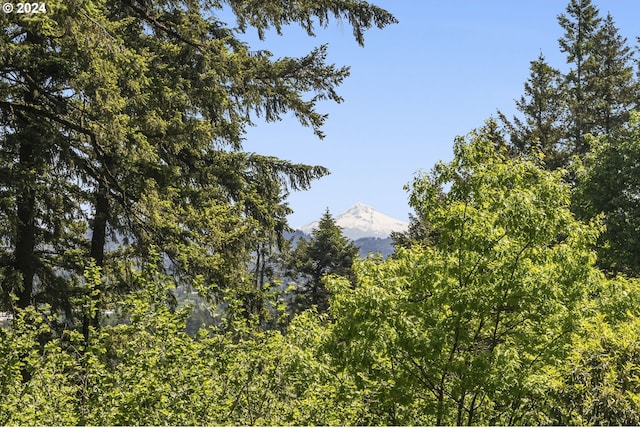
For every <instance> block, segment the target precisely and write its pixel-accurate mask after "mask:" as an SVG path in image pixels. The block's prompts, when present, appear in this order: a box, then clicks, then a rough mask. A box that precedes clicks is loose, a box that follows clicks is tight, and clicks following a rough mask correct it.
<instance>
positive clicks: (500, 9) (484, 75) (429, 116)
mask: <svg viewBox="0 0 640 427" xmlns="http://www.w3.org/2000/svg"><path fill="white" fill-rule="evenodd" d="M372 3H374V4H376V5H378V6H381V7H383V8H385V9H387V10H388V11H390V12H392V13H393V14H394V15H395V16H396V18H398V20H399V21H400V22H399V24H396V25H392V26H389V27H387V28H385V29H383V30H378V29H371V30H369V31H368V32H367V34H366V39H365V47H364V48H361V47H359V46H358V44H357V43H356V42H355V40H354V39H353V36H352V33H351V28H350V27H349V26H348V25H347V24H345V23H343V24H340V23H334V24H333V25H330V27H329V28H327V29H326V30H320V29H319V30H318V31H317V35H316V37H315V38H309V37H307V36H306V34H305V33H303V32H302V31H300V30H299V29H298V28H287V29H285V31H284V35H283V36H277V35H276V34H268V35H267V39H266V40H265V42H259V41H257V38H256V37H255V35H254V34H251V33H249V34H247V35H246V39H247V41H249V43H250V44H251V46H252V48H254V49H268V50H270V51H271V52H273V53H274V56H276V57H280V56H300V55H304V54H305V53H307V52H309V51H310V50H311V49H312V48H313V47H314V46H317V45H320V44H323V43H328V44H329V61H330V62H333V63H336V64H338V65H349V66H350V67H351V76H350V77H349V78H348V79H347V81H346V82H345V83H344V84H343V85H342V86H341V87H340V88H339V93H340V95H341V96H342V97H343V98H344V102H343V103H342V104H335V103H329V102H327V103H323V104H321V105H320V107H319V110H320V112H322V113H328V114H329V119H328V121H327V123H326V125H325V127H324V132H325V134H326V135H327V136H326V138H325V139H324V140H319V139H318V138H317V137H315V135H314V134H313V132H312V131H311V129H309V128H304V127H302V126H300V125H299V124H298V122H297V121H296V120H295V119H294V118H293V117H285V118H284V120H282V121H281V122H277V123H261V122H258V123H257V126H256V127H254V128H251V129H250V130H249V132H248V133H247V135H246V142H245V145H244V148H245V150H247V151H252V152H257V153H261V154H266V155H275V156H278V157H280V158H283V159H287V160H291V161H294V162H300V163H306V164H318V165H322V166H326V167H328V168H329V170H330V171H331V175H330V176H327V177H324V178H322V179H320V180H318V181H315V182H314V183H313V185H312V187H311V189H310V190H309V191H305V192H295V193H292V194H291V196H290V197H289V199H288V201H289V205H290V206H291V208H292V209H293V210H294V211H295V213H294V214H292V215H291V216H290V217H289V223H290V225H292V226H293V227H296V226H300V225H303V224H306V223H309V222H311V221H314V220H317V219H318V218H319V217H320V216H321V214H322V213H323V211H324V209H325V208H327V207H328V208H329V209H330V211H331V212H332V213H333V214H334V215H338V214H339V213H341V212H343V211H344V210H346V209H347V208H349V207H350V206H351V205H353V204H354V203H356V202H363V203H366V204H368V205H371V206H373V207H374V208H376V209H377V210H378V211H380V212H382V213H384V214H387V215H390V216H392V217H394V218H398V219H401V220H406V219H407V215H408V213H409V212H410V211H411V209H410V207H409V206H408V203H407V200H408V194H407V193H406V192H405V191H404V190H403V185H405V184H406V183H407V182H409V181H410V180H411V179H412V177H413V176H414V175H415V173H416V172H418V171H420V170H422V171H429V170H430V169H431V168H432V167H433V165H434V164H435V163H437V162H438V161H440V160H445V161H446V160H450V159H451V156H452V154H451V147H452V144H453V140H454V138H455V137H456V136H457V135H465V134H467V133H468V132H469V131H470V130H472V129H474V128H477V127H480V126H482V125H483V124H484V121H485V120H486V119H487V118H489V117H491V116H492V115H495V112H496V110H497V109H500V110H501V111H503V112H505V113H507V114H508V115H511V114H513V113H515V108H514V99H516V98H519V97H520V95H521V94H522V90H523V84H524V82H525V81H526V79H527V77H528V75H529V63H530V61H531V60H534V59H536V58H537V57H538V55H539V53H540V52H541V51H542V53H543V54H544V55H545V56H546V57H547V60H548V61H549V63H550V64H551V65H552V66H555V67H557V68H560V69H566V64H565V58H564V55H563V54H562V53H560V51H559V48H558V42H557V40H558V38H559V37H560V36H561V35H562V30H561V28H560V26H559V25H558V24H557V20H556V17H557V15H558V14H560V13H563V12H564V10H565V8H566V5H567V3H568V0H567V1H561V0H446V1H443V0H437V1H433V0H396V1H392V0H377V1H374V0H372ZM593 3H594V4H595V5H596V6H597V7H598V8H599V9H600V12H601V15H602V16H605V15H606V13H607V12H611V14H612V16H613V18H614V20H615V22H616V24H617V26H618V27H619V28H620V32H621V34H622V35H623V36H625V37H627V39H628V42H629V44H630V45H635V44H636V36H639V35H640V27H638V26H637V19H638V17H640V2H639V1H636V0H609V1H604V0H601V1H594V2H593ZM634 31H635V32H634Z"/></svg>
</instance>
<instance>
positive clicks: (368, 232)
mask: <svg viewBox="0 0 640 427" xmlns="http://www.w3.org/2000/svg"><path fill="white" fill-rule="evenodd" d="M335 219H336V224H337V225H338V226H339V227H341V228H342V232H343V234H344V235H345V236H346V237H348V238H350V239H352V240H356V239H360V238H363V237H379V238H383V239H384V238H386V237H389V235H390V234H391V232H392V231H405V230H406V229H407V227H408V225H409V224H408V223H407V222H405V221H400V220H397V219H395V218H391V217H390V216H387V215H384V214H382V213H380V212H378V211H376V210H375V209H374V208H372V207H371V206H367V205H365V204H364V203H356V204H355V205H353V206H351V207H350V208H349V209H347V210H346V211H345V212H343V213H341V214H340V215H338V216H337V217H335ZM314 228H318V221H314V222H312V223H311V224H307V225H304V226H302V227H300V230H302V231H303V232H305V233H306V234H311V232H312V231H313V229H314Z"/></svg>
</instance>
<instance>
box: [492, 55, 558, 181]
mask: <svg viewBox="0 0 640 427" xmlns="http://www.w3.org/2000/svg"><path fill="white" fill-rule="evenodd" d="M530 70H531V74H530V76H529V79H528V80H527V82H526V83H525V84H524V95H522V96H521V97H520V99H519V100H517V101H516V107H517V109H518V111H519V112H520V113H521V114H522V116H523V117H522V119H521V118H518V117H514V118H513V120H512V121H509V120H508V119H507V118H506V117H505V116H504V115H503V114H502V113H499V114H500V118H501V121H502V123H503V124H504V125H505V127H506V130H507V132H508V133H509V141H510V145H511V146H512V149H513V150H514V151H515V152H516V153H518V154H524V155H528V154H531V152H532V150H538V151H540V152H541V153H543V154H544V159H545V164H546V165H547V168H549V169H556V168H559V167H562V166H566V164H567V161H568V152H567V147H566V146H565V144H566V133H567V130H566V120H567V104H566V91H565V86H564V84H563V78H562V75H561V73H560V71H558V70H557V69H555V68H553V67H551V66H550V65H549V64H548V63H547V61H546V58H545V57H544V55H542V53H540V56H539V57H538V59H537V60H535V61H531V66H530Z"/></svg>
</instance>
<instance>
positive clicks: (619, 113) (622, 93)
mask: <svg viewBox="0 0 640 427" xmlns="http://www.w3.org/2000/svg"><path fill="white" fill-rule="evenodd" d="M593 58H594V63H595V65H596V67H597V68H596V70H595V73H596V76H594V81H593V90H594V100H595V102H596V103H595V105H594V121H595V123H596V126H595V127H594V134H608V133H610V132H612V131H616V130H619V129H621V128H622V127H623V125H624V124H625V123H627V121H628V120H629V111H630V110H631V109H632V108H633V107H634V106H635V105H636V103H637V99H638V83H637V81H636V80H635V79H634V77H633V65H632V59H633V51H632V50H631V48H630V47H629V46H627V39H626V38H624V37H622V36H621V35H620V34H619V32H618V28H617V27H616V26H615V23H614V22H613V18H612V17H611V14H607V17H606V18H605V20H604V22H603V24H602V26H601V27H600V29H599V31H598V32H597V33H596V35H595V39H594V49H593Z"/></svg>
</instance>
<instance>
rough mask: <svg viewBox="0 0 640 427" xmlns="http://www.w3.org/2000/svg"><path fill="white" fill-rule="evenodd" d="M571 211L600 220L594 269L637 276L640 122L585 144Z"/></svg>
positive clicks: (639, 254)
mask: <svg viewBox="0 0 640 427" xmlns="http://www.w3.org/2000/svg"><path fill="white" fill-rule="evenodd" d="M591 147H592V148H591V152H590V153H589V155H588V156H587V157H586V158H585V160H584V165H583V168H581V172H580V174H579V179H580V185H579V186H578V188H577V189H576V191H575V196H574V205H575V208H574V209H575V210H576V211H577V212H578V214H579V215H581V216H582V217H585V218H591V217H594V216H596V215H598V214H600V213H603V214H604V217H603V218H604V224H605V225H606V230H605V232H604V233H603V234H602V236H601V238H600V240H599V243H598V264H599V265H600V267H601V268H602V269H604V270H605V271H607V272H609V273H611V274H612V275H615V274H617V273H623V274H626V275H629V276H635V277H638V275H640V204H639V203H638V200H639V197H640V164H639V163H638V159H640V118H639V117H638V114H637V113H634V114H633V117H632V119H631V122H630V124H629V127H628V128H626V129H621V130H619V131H617V132H614V133H612V134H610V135H608V136H602V137H600V138H593V139H591Z"/></svg>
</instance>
